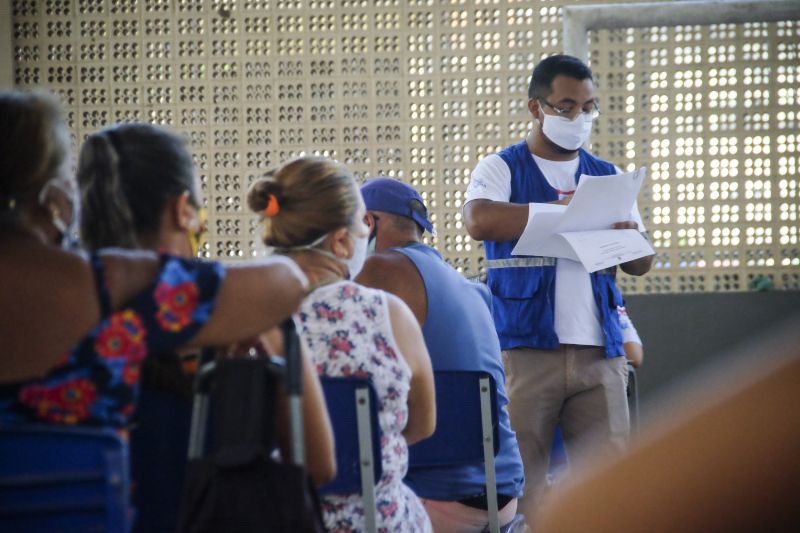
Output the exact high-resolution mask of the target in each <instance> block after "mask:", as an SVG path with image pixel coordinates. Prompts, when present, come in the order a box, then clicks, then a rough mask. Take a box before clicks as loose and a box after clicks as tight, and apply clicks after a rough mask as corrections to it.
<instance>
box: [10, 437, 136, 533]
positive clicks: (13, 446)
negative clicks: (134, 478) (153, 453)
mask: <svg viewBox="0 0 800 533" xmlns="http://www.w3.org/2000/svg"><path fill="white" fill-rule="evenodd" d="M129 493H130V483H129V479H128V446H127V443H126V442H125V440H123V439H122V438H121V437H120V436H119V435H117V433H116V432H115V431H114V430H112V429H110V428H84V427H62V426H56V425H23V426H14V427H3V428H0V531H25V532H40V531H41V532H45V531H46V532H51V531H74V532H77V531H80V532H91V531H105V532H110V533H128V531H129V518H130V517H129V506H128V496H129Z"/></svg>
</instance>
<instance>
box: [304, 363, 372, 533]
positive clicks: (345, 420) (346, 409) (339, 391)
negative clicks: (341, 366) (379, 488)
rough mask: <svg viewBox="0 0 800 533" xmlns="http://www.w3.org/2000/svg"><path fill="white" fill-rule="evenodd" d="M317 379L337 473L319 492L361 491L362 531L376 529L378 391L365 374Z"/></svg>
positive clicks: (347, 492)
mask: <svg viewBox="0 0 800 533" xmlns="http://www.w3.org/2000/svg"><path fill="white" fill-rule="evenodd" d="M320 381H321V382H322V390H323V392H324V393H325V403H326V404H327V407H328V414H329V415H330V418H331V425H332V426H333V436H334V439H335V441H336V477H335V478H334V479H333V481H331V482H330V483H328V484H326V485H323V486H322V487H320V489H319V493H320V494H321V495H323V496H324V495H331V494H353V493H360V494H361V501H362V504H363V507H364V531H365V532H366V533H375V531H377V509H376V507H375V505H376V504H375V485H376V484H377V483H378V481H379V480H380V479H381V475H382V474H383V466H382V464H381V434H382V432H381V426H380V424H379V422H378V405H379V404H378V395H377V394H376V393H375V389H374V388H373V386H372V383H371V382H370V381H369V380H368V379H364V378H331V377H321V378H320Z"/></svg>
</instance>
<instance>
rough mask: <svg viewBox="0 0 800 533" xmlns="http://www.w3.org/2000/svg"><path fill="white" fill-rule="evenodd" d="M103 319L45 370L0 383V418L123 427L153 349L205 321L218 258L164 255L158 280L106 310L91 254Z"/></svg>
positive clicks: (217, 279) (165, 349) (218, 276)
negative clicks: (38, 375) (19, 380)
mask: <svg viewBox="0 0 800 533" xmlns="http://www.w3.org/2000/svg"><path fill="white" fill-rule="evenodd" d="M91 264H92V268H93V270H94V275H95V280H96V282H97V292H98V297H99V299H100V307H101V314H102V317H101V320H100V323H99V324H98V325H97V326H96V327H95V328H94V329H93V330H92V331H91V332H90V333H89V335H87V336H86V337H85V338H84V339H83V340H81V341H80V342H79V343H78V344H76V345H75V346H74V347H73V348H72V349H71V350H69V351H68V352H66V353H64V354H63V355H62V356H61V357H60V358H59V360H58V362H57V364H56V366H55V367H54V368H52V369H51V370H50V371H49V372H47V374H46V375H44V376H43V377H41V378H37V379H34V380H30V381H26V382H22V383H13V384H2V385H0V423H3V424H12V423H19V422H31V421H38V422H47V423H56V424H88V425H102V426H112V427H120V428H122V427H125V426H126V425H127V424H128V421H129V419H130V416H131V414H132V413H133V411H134V408H135V405H136V397H137V393H138V386H139V374H140V369H141V366H142V362H143V361H144V359H145V358H146V357H147V356H148V355H150V354H158V353H169V352H172V351H174V350H175V349H176V348H178V347H179V346H181V345H183V344H185V343H186V342H187V341H188V340H189V339H191V338H192V337H193V336H194V335H196V334H197V332H198V331H199V330H200V329H201V328H202V327H203V326H204V325H205V323H206V322H207V321H208V319H209V317H210V315H211V312H212V311H213V309H214V304H215V302H216V297H217V293H218V290H219V287H220V285H221V282H222V279H223V277H224V273H225V271H224V269H223V267H222V266H221V265H220V264H218V263H210V262H199V261H193V260H187V259H179V258H176V257H171V256H162V258H161V269H160V271H159V274H158V276H157V277H156V279H155V280H154V281H153V282H152V283H151V284H150V285H149V286H148V287H147V288H145V289H144V290H143V291H141V292H140V293H139V294H138V295H137V296H135V297H134V298H132V299H131V300H130V301H129V302H128V303H127V304H126V305H124V306H122V307H121V308H119V309H116V310H113V311H112V310H111V305H110V300H109V295H108V290H107V288H106V284H105V281H104V275H103V263H102V261H100V259H99V257H98V256H96V255H93V256H92V258H91Z"/></svg>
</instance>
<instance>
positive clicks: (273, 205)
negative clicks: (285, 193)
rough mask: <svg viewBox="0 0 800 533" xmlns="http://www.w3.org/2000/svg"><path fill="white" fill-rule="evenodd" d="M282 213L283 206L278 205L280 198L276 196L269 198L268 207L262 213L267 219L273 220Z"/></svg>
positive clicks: (272, 195)
mask: <svg viewBox="0 0 800 533" xmlns="http://www.w3.org/2000/svg"><path fill="white" fill-rule="evenodd" d="M280 212H281V206H280V204H279V203H278V198H277V197H276V196H275V195H274V194H270V195H269V196H268V197H267V207H265V208H264V210H263V211H262V213H264V216H265V217H267V218H272V217H274V216H275V215H277V214H278V213H280Z"/></svg>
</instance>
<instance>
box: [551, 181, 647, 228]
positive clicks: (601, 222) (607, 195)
mask: <svg viewBox="0 0 800 533" xmlns="http://www.w3.org/2000/svg"><path fill="white" fill-rule="evenodd" d="M644 176H645V169H644V168H640V169H637V170H634V171H633V172H626V173H624V174H615V175H613V176H586V175H583V176H581V179H580V181H579V182H578V188H577V189H575V195H574V196H573V197H572V200H571V201H570V203H569V205H567V210H566V211H565V212H564V217H563V218H562V219H561V222H560V223H559V225H558V227H557V228H556V232H557V233H561V232H564V231H591V230H600V229H610V228H611V225H612V224H614V223H615V222H624V221H626V220H630V218H631V211H632V210H633V204H634V203H635V202H636V197H637V196H638V195H639V189H640V188H641V186H642V181H643V180H644Z"/></svg>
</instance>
